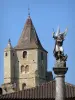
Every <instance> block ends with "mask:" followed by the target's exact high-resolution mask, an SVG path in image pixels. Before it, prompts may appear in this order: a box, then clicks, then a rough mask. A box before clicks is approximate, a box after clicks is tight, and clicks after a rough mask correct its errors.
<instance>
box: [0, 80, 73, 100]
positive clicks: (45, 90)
mask: <svg viewBox="0 0 75 100" xmlns="http://www.w3.org/2000/svg"><path fill="white" fill-rule="evenodd" d="M65 86H66V100H75V85H72V84H69V83H65ZM6 98H8V99H10V98H11V99H15V98H16V99H20V98H21V99H49V100H55V81H50V82H47V83H43V84H42V85H40V86H37V87H34V88H31V89H25V90H22V91H18V92H15V93H10V94H5V95H1V96H0V99H6Z"/></svg>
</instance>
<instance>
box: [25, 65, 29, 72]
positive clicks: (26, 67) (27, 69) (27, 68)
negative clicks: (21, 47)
mask: <svg viewBox="0 0 75 100" xmlns="http://www.w3.org/2000/svg"><path fill="white" fill-rule="evenodd" d="M27 72H29V65H26V66H25V73H27Z"/></svg>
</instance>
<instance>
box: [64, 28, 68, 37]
mask: <svg viewBox="0 0 75 100" xmlns="http://www.w3.org/2000/svg"><path fill="white" fill-rule="evenodd" d="M67 31H68V29H67V28H66V30H65V32H64V37H65V36H66V34H67Z"/></svg>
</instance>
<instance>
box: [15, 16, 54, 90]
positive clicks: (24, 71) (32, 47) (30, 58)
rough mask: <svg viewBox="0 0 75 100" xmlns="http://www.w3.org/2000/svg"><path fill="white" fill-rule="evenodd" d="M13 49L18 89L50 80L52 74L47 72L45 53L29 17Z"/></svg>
mask: <svg viewBox="0 0 75 100" xmlns="http://www.w3.org/2000/svg"><path fill="white" fill-rule="evenodd" d="M14 49H15V52H16V64H15V80H16V83H17V86H18V89H20V90H22V89H25V88H31V87H35V86H37V85H40V84H42V83H43V82H46V81H47V79H48V78H49V77H50V76H51V77H50V78H49V79H48V80H51V79H52V73H51V72H47V51H46V50H45V49H44V48H43V46H42V45H41V43H40V40H39V38H38V36H37V32H36V30H35V27H34V25H33V22H32V20H31V17H30V15H29V16H28V18H27V20H26V23H25V25H24V28H23V31H22V34H21V37H20V39H19V41H18V44H17V45H16V46H15V48H14ZM48 74H49V75H50V76H49V77H48Z"/></svg>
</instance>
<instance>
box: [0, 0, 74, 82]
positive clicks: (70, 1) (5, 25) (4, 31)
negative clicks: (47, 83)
mask: <svg viewBox="0 0 75 100" xmlns="http://www.w3.org/2000/svg"><path fill="white" fill-rule="evenodd" d="M28 5H29V7H30V16H31V19H32V21H33V24H34V26H35V28H36V31H37V33H38V37H39V39H40V41H41V43H42V45H43V47H44V48H45V49H46V50H47V51H48V70H51V71H52V68H53V66H54V62H55V59H54V57H53V48H54V40H53V38H52V34H51V33H52V28H54V30H55V31H56V30H57V27H58V25H59V26H60V30H61V32H64V30H65V29H66V27H68V33H67V36H66V39H65V41H64V51H65V54H67V55H68V60H67V67H68V72H67V74H66V81H67V82H69V83H72V84H75V78H74V75H75V45H74V43H75V28H74V27H75V1H74V0H0V84H2V83H3V77H4V76H3V74H4V65H3V62H4V60H3V52H4V48H5V47H6V46H7V43H8V39H9V38H10V39H11V43H12V46H13V47H14V46H15V45H16V44H17V42H18V39H19V37H20V35H21V32H22V29H23V26H24V24H25V22H26V19H27V17H28ZM52 72H53V71H52Z"/></svg>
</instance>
